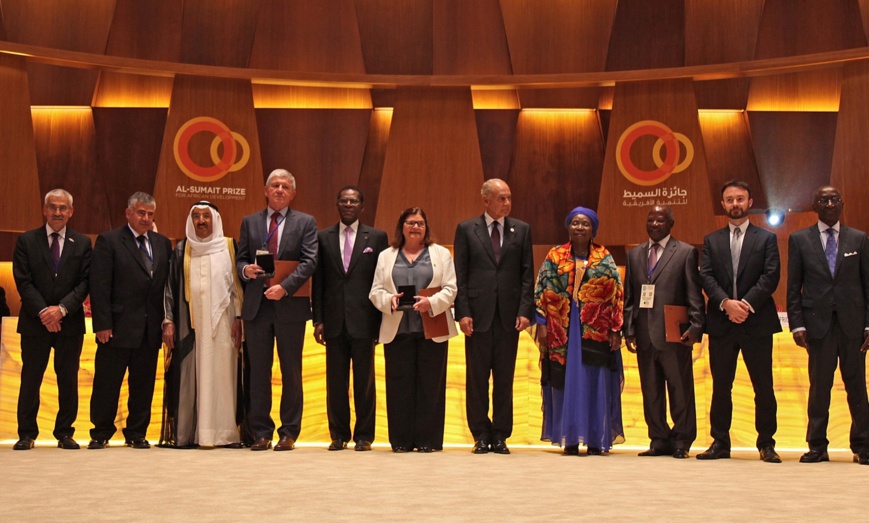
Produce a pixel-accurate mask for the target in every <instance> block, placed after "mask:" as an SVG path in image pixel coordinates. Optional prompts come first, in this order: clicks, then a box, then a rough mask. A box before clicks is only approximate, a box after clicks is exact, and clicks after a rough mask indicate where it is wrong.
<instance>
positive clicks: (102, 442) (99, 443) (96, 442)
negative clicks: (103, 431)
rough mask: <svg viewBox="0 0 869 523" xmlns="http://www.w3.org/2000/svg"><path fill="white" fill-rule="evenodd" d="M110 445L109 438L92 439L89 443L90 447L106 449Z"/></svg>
mask: <svg viewBox="0 0 869 523" xmlns="http://www.w3.org/2000/svg"><path fill="white" fill-rule="evenodd" d="M108 446H109V440H107V439H92V440H91V442H90V443H88V448H89V449H104V448H106V447H108Z"/></svg>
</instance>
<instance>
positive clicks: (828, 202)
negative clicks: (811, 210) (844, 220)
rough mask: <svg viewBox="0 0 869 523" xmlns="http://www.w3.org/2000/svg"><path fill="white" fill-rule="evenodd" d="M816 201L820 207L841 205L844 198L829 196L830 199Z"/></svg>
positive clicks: (824, 198)
mask: <svg viewBox="0 0 869 523" xmlns="http://www.w3.org/2000/svg"><path fill="white" fill-rule="evenodd" d="M815 201H816V202H817V204H818V205H823V206H827V205H839V204H840V203H842V198H840V197H838V196H829V197H827V196H825V197H822V198H818V199H817V200H815Z"/></svg>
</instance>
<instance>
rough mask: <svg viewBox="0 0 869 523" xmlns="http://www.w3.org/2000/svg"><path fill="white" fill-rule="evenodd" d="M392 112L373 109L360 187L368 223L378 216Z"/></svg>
mask: <svg viewBox="0 0 869 523" xmlns="http://www.w3.org/2000/svg"><path fill="white" fill-rule="evenodd" d="M392 114H393V111H392V110H375V111H371V123H370V124H369V128H368V141H367V142H366V143H365V158H364V159H363V160H362V170H361V172H360V173H359V188H360V189H362V190H363V191H364V192H365V214H366V217H365V222H366V223H374V221H375V218H376V217H377V209H378V207H379V202H380V186H381V181H382V179H383V164H384V163H385V162H386V146H387V144H388V143H389V131H390V129H391V128H392Z"/></svg>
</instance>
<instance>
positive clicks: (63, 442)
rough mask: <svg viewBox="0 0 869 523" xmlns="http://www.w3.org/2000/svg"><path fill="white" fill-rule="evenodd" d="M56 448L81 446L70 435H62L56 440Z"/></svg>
mask: <svg viewBox="0 0 869 523" xmlns="http://www.w3.org/2000/svg"><path fill="white" fill-rule="evenodd" d="M57 448H59V449H67V450H78V449H80V448H81V446H80V445H79V444H78V443H76V441H75V440H74V439H72V436H64V437H62V438H60V439H59V440H57Z"/></svg>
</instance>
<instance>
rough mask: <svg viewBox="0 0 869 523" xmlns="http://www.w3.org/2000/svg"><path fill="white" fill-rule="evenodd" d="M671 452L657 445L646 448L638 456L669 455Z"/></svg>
mask: <svg viewBox="0 0 869 523" xmlns="http://www.w3.org/2000/svg"><path fill="white" fill-rule="evenodd" d="M669 455H670V453H669V452H667V451H666V450H663V449H659V448H657V447H650V448H649V450H644V451H642V452H640V453H639V454H637V456H642V457H649V456H669Z"/></svg>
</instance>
